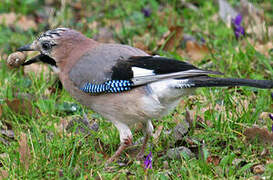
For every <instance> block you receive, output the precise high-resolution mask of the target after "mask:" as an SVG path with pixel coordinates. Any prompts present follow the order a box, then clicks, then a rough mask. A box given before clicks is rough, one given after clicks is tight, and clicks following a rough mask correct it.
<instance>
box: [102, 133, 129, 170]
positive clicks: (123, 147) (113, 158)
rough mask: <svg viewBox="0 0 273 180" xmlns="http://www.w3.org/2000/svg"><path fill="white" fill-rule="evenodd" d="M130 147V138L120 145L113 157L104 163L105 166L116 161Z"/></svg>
mask: <svg viewBox="0 0 273 180" xmlns="http://www.w3.org/2000/svg"><path fill="white" fill-rule="evenodd" d="M130 145H132V138H129V137H128V138H127V139H125V140H124V142H123V143H121V144H120V146H119V148H118V150H117V151H116V152H115V154H114V155H113V156H111V157H110V158H109V159H108V160H107V162H106V164H105V165H106V166H107V165H108V164H110V163H112V162H113V161H114V160H116V158H118V157H119V156H120V154H121V153H122V152H123V151H124V150H125V149H126V148H127V147H128V146H130Z"/></svg>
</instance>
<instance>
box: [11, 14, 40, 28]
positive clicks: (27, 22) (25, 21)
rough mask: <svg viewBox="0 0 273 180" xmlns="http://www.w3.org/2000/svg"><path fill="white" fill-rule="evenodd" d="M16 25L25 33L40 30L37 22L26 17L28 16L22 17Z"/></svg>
mask: <svg viewBox="0 0 273 180" xmlns="http://www.w3.org/2000/svg"><path fill="white" fill-rule="evenodd" d="M16 25H18V26H19V27H20V28H21V29H23V30H25V31H26V30H28V29H35V30H36V29H37V28H38V27H37V24H36V23H35V21H34V20H33V19H31V18H29V17H26V16H20V18H19V20H18V21H17V23H16Z"/></svg>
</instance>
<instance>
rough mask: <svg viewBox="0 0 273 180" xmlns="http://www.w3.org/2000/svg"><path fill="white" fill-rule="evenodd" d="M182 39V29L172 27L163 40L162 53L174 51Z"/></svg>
mask: <svg viewBox="0 0 273 180" xmlns="http://www.w3.org/2000/svg"><path fill="white" fill-rule="evenodd" d="M182 39H183V27H181V26H172V27H170V29H169V36H168V38H167V40H166V39H165V44H163V45H164V47H163V50H164V51H172V50H174V49H175V48H176V47H177V46H178V45H179V43H180V42H181V41H182Z"/></svg>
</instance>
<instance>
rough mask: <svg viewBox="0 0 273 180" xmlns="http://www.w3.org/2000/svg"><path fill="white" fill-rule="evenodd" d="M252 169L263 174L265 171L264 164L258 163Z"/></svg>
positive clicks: (255, 172)
mask: <svg viewBox="0 0 273 180" xmlns="http://www.w3.org/2000/svg"><path fill="white" fill-rule="evenodd" d="M251 169H252V172H253V173H254V174H263V173H264V171H265V168H264V165H263V164H256V165H254V166H252V168H251Z"/></svg>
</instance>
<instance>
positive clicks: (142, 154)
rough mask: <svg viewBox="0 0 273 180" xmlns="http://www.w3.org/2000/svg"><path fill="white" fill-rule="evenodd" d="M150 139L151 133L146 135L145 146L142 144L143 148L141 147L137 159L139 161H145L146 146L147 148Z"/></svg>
mask: <svg viewBox="0 0 273 180" xmlns="http://www.w3.org/2000/svg"><path fill="white" fill-rule="evenodd" d="M149 138H150V135H149V133H147V134H146V135H145V139H144V142H143V144H142V147H141V149H140V151H139V153H138V154H137V157H136V159H137V160H143V157H144V151H145V149H146V146H147V143H148V140H149Z"/></svg>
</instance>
